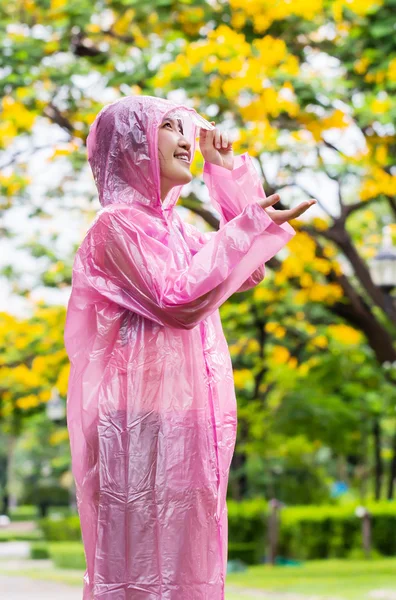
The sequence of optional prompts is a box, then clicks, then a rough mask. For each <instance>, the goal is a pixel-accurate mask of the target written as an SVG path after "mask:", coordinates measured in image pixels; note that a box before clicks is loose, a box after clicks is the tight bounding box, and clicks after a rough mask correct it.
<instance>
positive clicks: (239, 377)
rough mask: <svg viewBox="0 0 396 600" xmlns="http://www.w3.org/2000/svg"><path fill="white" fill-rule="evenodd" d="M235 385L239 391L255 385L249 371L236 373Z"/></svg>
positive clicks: (244, 370) (242, 370) (243, 370)
mask: <svg viewBox="0 0 396 600" xmlns="http://www.w3.org/2000/svg"><path fill="white" fill-rule="evenodd" d="M234 383H235V387H236V388H237V389H241V390H242V389H244V388H245V387H246V386H247V385H253V383H254V378H253V375H252V373H251V371H249V369H241V370H239V371H234Z"/></svg>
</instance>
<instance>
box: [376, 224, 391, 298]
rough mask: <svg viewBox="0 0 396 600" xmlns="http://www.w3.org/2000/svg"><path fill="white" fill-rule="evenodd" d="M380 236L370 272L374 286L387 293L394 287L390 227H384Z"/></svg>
mask: <svg viewBox="0 0 396 600" xmlns="http://www.w3.org/2000/svg"><path fill="white" fill-rule="evenodd" d="M382 236H383V237H382V246H381V248H380V251H379V252H378V254H377V255H376V256H374V258H373V259H372V260H371V261H370V271H371V276H372V279H373V282H374V283H375V285H377V286H378V287H380V288H381V289H382V290H384V292H388V293H389V292H391V290H392V289H393V288H395V287H396V247H395V246H394V245H393V243H392V233H391V227H390V225H385V227H384V228H383V230H382Z"/></svg>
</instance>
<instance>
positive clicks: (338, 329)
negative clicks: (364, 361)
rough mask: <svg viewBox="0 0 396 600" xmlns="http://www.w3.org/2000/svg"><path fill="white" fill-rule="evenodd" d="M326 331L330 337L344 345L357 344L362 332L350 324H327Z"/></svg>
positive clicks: (361, 337) (359, 341) (360, 339)
mask: <svg viewBox="0 0 396 600" xmlns="http://www.w3.org/2000/svg"><path fill="white" fill-rule="evenodd" d="M327 332H328V334H329V336H330V337H332V338H333V339H335V340H337V342H340V343H341V344H345V345H346V346H354V345H356V344H359V343H361V341H362V339H363V336H362V333H361V332H360V331H358V330H357V329H354V328H353V327H351V326H350V325H343V324H340V325H329V326H328V327H327Z"/></svg>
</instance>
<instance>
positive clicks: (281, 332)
mask: <svg viewBox="0 0 396 600" xmlns="http://www.w3.org/2000/svg"><path fill="white" fill-rule="evenodd" d="M265 331H266V332H267V333H271V334H272V335H273V336H274V337H275V338H278V339H282V338H284V337H285V335H286V329H285V328H284V327H282V325H279V324H278V323H276V322H275V321H268V323H266V325H265Z"/></svg>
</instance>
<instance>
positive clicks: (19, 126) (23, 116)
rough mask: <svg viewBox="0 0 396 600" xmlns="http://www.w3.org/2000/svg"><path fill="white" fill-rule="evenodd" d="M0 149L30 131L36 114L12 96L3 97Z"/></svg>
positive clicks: (0, 114)
mask: <svg viewBox="0 0 396 600" xmlns="http://www.w3.org/2000/svg"><path fill="white" fill-rule="evenodd" d="M0 117H1V118H0V147H1V148H6V147H7V146H8V145H9V144H10V143H11V142H12V141H13V139H14V137H15V136H16V135H17V134H18V133H20V132H22V131H30V130H31V128H32V127H33V124H34V122H35V120H36V114H35V113H34V112H33V111H31V110H28V109H27V108H26V107H25V106H24V105H23V104H22V102H19V101H17V100H15V98H13V97H12V96H4V97H3V98H2V100H1V110H0Z"/></svg>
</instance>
